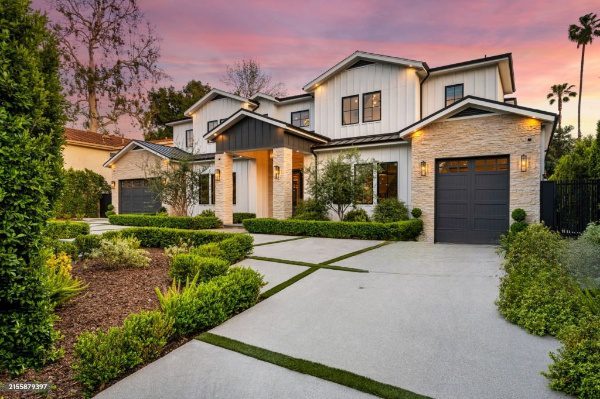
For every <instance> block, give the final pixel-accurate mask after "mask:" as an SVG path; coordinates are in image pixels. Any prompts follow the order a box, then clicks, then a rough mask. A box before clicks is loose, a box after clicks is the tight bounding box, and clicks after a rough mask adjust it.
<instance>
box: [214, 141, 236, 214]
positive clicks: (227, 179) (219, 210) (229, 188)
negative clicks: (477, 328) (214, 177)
mask: <svg viewBox="0 0 600 399" xmlns="http://www.w3.org/2000/svg"><path fill="white" fill-rule="evenodd" d="M217 169H218V170H220V172H221V178H220V180H219V181H215V214H216V216H217V217H218V218H219V219H221V220H222V221H223V224H232V223H233V155H231V154H229V153H223V154H217V155H216V156H215V170H217Z"/></svg>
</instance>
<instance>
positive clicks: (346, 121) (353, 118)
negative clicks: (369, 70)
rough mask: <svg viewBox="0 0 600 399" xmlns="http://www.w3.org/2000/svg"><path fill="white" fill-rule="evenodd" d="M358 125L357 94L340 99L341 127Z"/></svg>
mask: <svg viewBox="0 0 600 399" xmlns="http://www.w3.org/2000/svg"><path fill="white" fill-rule="evenodd" d="M355 123H358V94H357V95H355V96H348V97H342V125H353V124H355Z"/></svg>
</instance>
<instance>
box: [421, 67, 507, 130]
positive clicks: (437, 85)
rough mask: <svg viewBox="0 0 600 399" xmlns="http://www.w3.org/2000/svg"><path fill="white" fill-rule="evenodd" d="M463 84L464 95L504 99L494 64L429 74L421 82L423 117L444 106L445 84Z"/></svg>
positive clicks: (498, 74)
mask: <svg viewBox="0 0 600 399" xmlns="http://www.w3.org/2000/svg"><path fill="white" fill-rule="evenodd" d="M461 83H462V84H463V85H464V93H463V94H464V96H469V95H470V96H477V97H482V98H487V99H490V100H494V101H504V92H503V90H502V82H501V81H500V72H499V70H498V67H497V66H496V65H492V66H488V67H485V68H476V69H470V70H463V71H458V72H448V73H440V74H439V75H438V74H433V75H430V76H429V78H428V79H427V80H426V81H425V82H424V83H423V90H422V95H423V118H424V117H426V116H427V115H430V114H433V113H434V112H436V111H439V110H440V109H442V108H444V107H445V106H446V104H445V103H446V86H450V85H456V84H461Z"/></svg>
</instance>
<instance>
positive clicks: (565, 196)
mask: <svg viewBox="0 0 600 399" xmlns="http://www.w3.org/2000/svg"><path fill="white" fill-rule="evenodd" d="M540 195H541V198H540V200H541V201H540V203H541V205H540V207H541V209H540V216H541V219H542V221H543V222H544V224H545V225H546V226H548V227H550V228H551V229H553V230H556V231H558V232H560V233H561V234H563V235H565V236H577V235H579V234H581V233H582V232H583V231H584V230H585V228H586V226H587V225H588V224H589V223H591V222H598V221H600V179H597V180H573V181H542V182H541V190H540Z"/></svg>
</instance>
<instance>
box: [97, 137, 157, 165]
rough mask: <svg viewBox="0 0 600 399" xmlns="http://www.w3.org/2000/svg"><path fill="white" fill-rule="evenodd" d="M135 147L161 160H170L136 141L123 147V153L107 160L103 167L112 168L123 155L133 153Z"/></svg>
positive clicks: (120, 152) (118, 153)
mask: <svg viewBox="0 0 600 399" xmlns="http://www.w3.org/2000/svg"><path fill="white" fill-rule="evenodd" d="M134 146H138V147H141V148H142V149H144V150H146V151H148V152H150V153H152V154H154V155H156V156H157V157H160V158H162V159H168V158H167V157H165V156H164V155H162V154H159V153H158V152H156V151H152V150H151V149H150V148H148V147H146V146H145V145H143V144H140V143H137V142H135V141H132V142H130V143H129V144H127V145H126V146H125V147H123V149H122V150H121V151H119V152H117V153H116V154H115V156H114V157H112V158H110V159H109V160H107V161H106V162H104V163H103V164H102V166H103V167H105V168H108V167H110V166H111V165H113V164H114V163H115V162H117V161H118V160H119V159H120V158H121V157H122V156H123V155H125V154H127V153H128V152H129V151H131V150H132V149H133V147H134Z"/></svg>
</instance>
